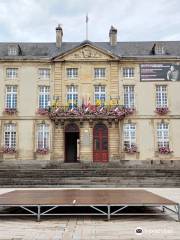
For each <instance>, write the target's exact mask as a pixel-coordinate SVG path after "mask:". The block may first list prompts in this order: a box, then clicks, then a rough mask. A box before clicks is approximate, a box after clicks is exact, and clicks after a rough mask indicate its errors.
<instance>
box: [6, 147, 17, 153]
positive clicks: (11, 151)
mask: <svg viewBox="0 0 180 240" xmlns="http://www.w3.org/2000/svg"><path fill="white" fill-rule="evenodd" d="M3 153H7V154H14V153H16V149H15V148H14V147H4V148H3Z"/></svg>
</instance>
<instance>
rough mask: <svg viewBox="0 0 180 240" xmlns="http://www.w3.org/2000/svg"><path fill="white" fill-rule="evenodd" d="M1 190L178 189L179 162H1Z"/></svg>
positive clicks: (179, 184) (179, 180)
mask: <svg viewBox="0 0 180 240" xmlns="http://www.w3.org/2000/svg"><path fill="white" fill-rule="evenodd" d="M0 187H180V162H179V161H177V162H175V161H174V162H172V161H169V162H167V161H164V162H163V161H162V162H153V164H152V162H151V161H149V162H148V161H142V162H140V161H121V162H119V163H108V164H92V163H89V164H85V163H83V164H82V163H78V164H77V163H76V164H73V163H72V164H65V163H57V162H56V163H52V162H38V163H36V162H35V161H32V162H29V161H26V163H25V161H17V162H13V161H7V162H5V161H4V162H1V164H0Z"/></svg>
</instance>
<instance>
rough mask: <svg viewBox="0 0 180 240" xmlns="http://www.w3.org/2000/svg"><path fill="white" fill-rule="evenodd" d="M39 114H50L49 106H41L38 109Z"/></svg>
mask: <svg viewBox="0 0 180 240" xmlns="http://www.w3.org/2000/svg"><path fill="white" fill-rule="evenodd" d="M37 114H39V115H48V114H49V110H48V109H47V108H39V109H38V110H37Z"/></svg>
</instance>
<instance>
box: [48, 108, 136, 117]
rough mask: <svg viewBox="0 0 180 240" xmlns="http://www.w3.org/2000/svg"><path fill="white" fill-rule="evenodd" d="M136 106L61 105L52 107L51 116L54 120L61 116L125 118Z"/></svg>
mask: <svg viewBox="0 0 180 240" xmlns="http://www.w3.org/2000/svg"><path fill="white" fill-rule="evenodd" d="M134 111H135V109H134V108H124V107H123V106H107V105H104V106H96V105H87V106H85V105H84V106H83V107H74V108H70V107H63V106H62V107H59V108H57V109H54V108H51V111H50V113H49V117H50V119H52V120H55V119H56V118H57V119H59V118H61V117H65V118H68V117H74V118H81V119H82V118H115V119H123V118H124V117H125V116H127V115H130V114H132V113H133V112H134Z"/></svg>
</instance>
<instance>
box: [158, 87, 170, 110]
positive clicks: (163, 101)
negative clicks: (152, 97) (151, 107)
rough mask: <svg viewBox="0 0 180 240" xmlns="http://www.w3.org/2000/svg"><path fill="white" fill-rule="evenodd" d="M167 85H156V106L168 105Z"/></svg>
mask: <svg viewBox="0 0 180 240" xmlns="http://www.w3.org/2000/svg"><path fill="white" fill-rule="evenodd" d="M167 106H168V102H167V86H166V85H158V86H156V107H167Z"/></svg>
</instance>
